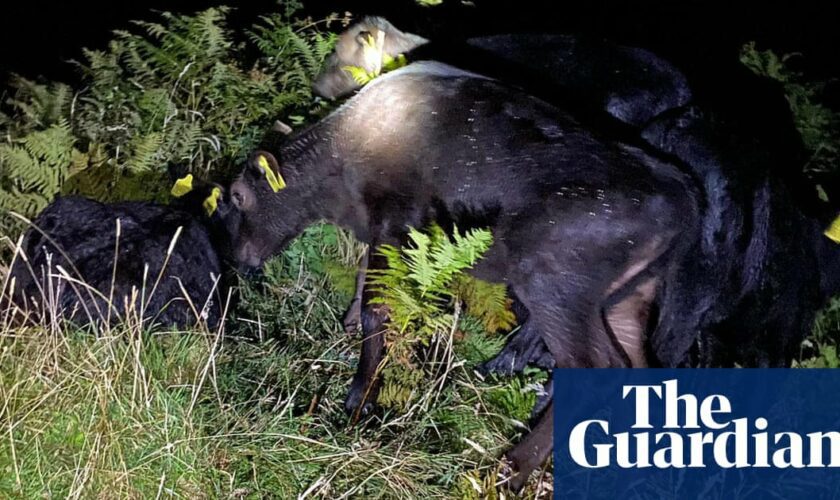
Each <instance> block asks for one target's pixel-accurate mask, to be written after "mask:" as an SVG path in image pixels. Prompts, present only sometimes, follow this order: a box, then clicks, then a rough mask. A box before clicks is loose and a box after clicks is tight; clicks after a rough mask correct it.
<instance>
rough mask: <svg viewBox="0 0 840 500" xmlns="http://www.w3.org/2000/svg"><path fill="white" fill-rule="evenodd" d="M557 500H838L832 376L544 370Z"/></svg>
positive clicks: (838, 408)
mask: <svg viewBox="0 0 840 500" xmlns="http://www.w3.org/2000/svg"><path fill="white" fill-rule="evenodd" d="M554 412H555V414H554V482H555V490H554V491H555V498H558V499H559V498H562V499H575V500H577V499H610V500H613V499H623V498H634V499H651V500H653V499H656V500H661V499H669V498H673V499H727V500H729V499H732V500H735V499H750V500H753V499H755V500H757V499H765V498H772V499H799V498H803V499H809V500H817V499H840V370H804V369H803V370H788V369H696V370H688V369H686V370H668V369H641V370H640V369H557V370H554Z"/></svg>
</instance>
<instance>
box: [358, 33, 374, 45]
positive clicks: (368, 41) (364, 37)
mask: <svg viewBox="0 0 840 500" xmlns="http://www.w3.org/2000/svg"><path fill="white" fill-rule="evenodd" d="M356 43H358V44H359V45H360V46H362V47H365V46H369V45H373V44H374V38H373V34H372V33H371V32H370V31H367V30H363V31H360V32H359V33H358V34H357V35H356Z"/></svg>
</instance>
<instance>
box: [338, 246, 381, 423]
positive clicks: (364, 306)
mask: <svg viewBox="0 0 840 500" xmlns="http://www.w3.org/2000/svg"><path fill="white" fill-rule="evenodd" d="M385 266H387V262H386V261H385V258H384V257H383V256H381V255H377V254H371V255H369V258H368V267H369V268H370V269H385ZM373 297H375V293H374V292H372V291H371V290H370V289H368V288H364V287H363V292H362V299H361V307H360V309H361V323H362V353H361V356H360V357H359V366H358V368H357V369H356V374H355V375H354V376H353V382H352V384H351V385H350V391H349V392H348V394H347V400H346V401H345V402H344V409H345V410H346V411H347V413H348V414H349V415H350V417H351V422H355V421H357V420H358V419H359V418H360V417H362V416H364V415H366V414H368V413H370V411H371V410H372V409H373V406H374V404H375V402H376V397H377V395H378V393H379V384H378V380H377V378H378V372H379V365H380V364H381V363H382V359H383V357H384V355H385V330H386V328H387V327H386V323H387V322H388V307H387V306H386V305H385V304H372V303H371V299H373Z"/></svg>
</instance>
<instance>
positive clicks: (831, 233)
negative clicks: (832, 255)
mask: <svg viewBox="0 0 840 500" xmlns="http://www.w3.org/2000/svg"><path fill="white" fill-rule="evenodd" d="M823 234H824V235H826V236H828V238H829V239H830V240H831V241H833V242H834V243H840V215H839V216H837V218H836V219H834V220H833V221H831V225H830V226H828V229H826V230H825V232H823Z"/></svg>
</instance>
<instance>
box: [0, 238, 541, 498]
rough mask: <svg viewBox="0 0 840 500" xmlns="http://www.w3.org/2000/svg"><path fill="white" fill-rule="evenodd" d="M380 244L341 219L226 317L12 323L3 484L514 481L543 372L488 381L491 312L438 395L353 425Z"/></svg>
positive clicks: (198, 487)
mask: <svg viewBox="0 0 840 500" xmlns="http://www.w3.org/2000/svg"><path fill="white" fill-rule="evenodd" d="M362 250H363V248H362V247H360V246H359V245H358V244H356V243H355V242H353V240H352V239H350V238H348V237H347V236H346V234H345V233H343V232H342V231H339V230H337V229H336V228H334V227H331V226H316V227H314V228H312V229H310V230H308V231H307V232H306V233H305V234H304V235H303V236H302V237H301V238H299V239H298V240H297V241H296V242H295V243H294V244H293V245H292V246H291V248H290V249H289V251H288V252H286V253H285V254H284V255H283V256H281V257H279V258H278V259H275V260H273V261H272V262H270V263H269V265H268V266H267V269H266V274H265V276H264V277H263V278H262V279H260V280H257V281H256V282H253V283H249V284H245V285H244V287H243V289H242V290H241V292H242V298H241V302H240V304H239V306H238V308H237V309H236V310H234V311H231V312H230V313H229V314H228V317H227V318H226V321H225V322H224V323H223V325H222V326H221V327H220V328H219V329H218V330H216V331H208V330H206V329H193V330H190V331H173V330H171V329H163V328H160V327H152V328H149V326H148V325H146V324H144V323H143V322H140V321H127V322H124V323H121V324H119V325H117V326H114V327H111V328H94V327H92V328H89V329H87V330H84V329H79V328H76V327H74V326H73V325H72V324H69V323H65V322H61V321H59V322H58V324H57V326H56V325H52V326H51V325H50V324H48V323H43V324H35V325H29V326H25V327H12V326H11V325H9V324H6V325H4V326H3V327H2V328H0V429H2V431H0V436H1V437H0V472H2V474H0V497H12V498H13V497H19V498H34V497H42V496H50V497H69V498H82V497H84V498H89V497H103V498H162V497H176V498H222V497H227V498H264V497H268V498H295V497H299V498H303V497H312V498H351V497H352V498H369V497H370V498H409V497H410V498H414V497H430V498H483V497H486V496H488V495H489V496H490V497H494V496H495V495H497V493H496V488H495V482H496V481H497V478H496V473H497V472H498V471H500V470H501V469H502V467H503V465H504V464H502V463H501V462H500V460H499V457H500V456H501V454H502V453H503V452H504V450H506V449H507V448H508V447H509V446H511V445H512V444H513V443H514V441H515V440H516V439H517V437H518V436H519V434H520V433H521V432H523V431H524V430H525V424H524V423H523V421H522V420H524V419H526V418H527V415H528V407H529V405H531V404H533V400H534V397H535V396H534V395H533V392H534V391H535V390H536V389H535V387H533V385H529V382H534V381H536V380H538V376H537V375H528V376H522V377H520V378H518V379H513V380H512V381H511V380H504V381H497V380H482V379H481V377H480V376H479V375H478V374H477V373H476V372H475V370H474V368H475V367H476V365H477V364H478V363H479V362H480V361H482V360H483V359H486V357H487V356H488V355H492V353H493V352H494V351H495V350H497V349H498V348H499V347H500V346H501V337H483V336H482V335H481V333H482V332H481V330H480V329H479V328H478V327H477V326H476V325H478V324H479V322H478V321H475V320H471V321H470V320H467V321H466V323H464V324H463V325H462V326H458V327H457V328H455V326H456V325H453V329H452V332H453V333H455V332H458V334H457V335H454V336H451V337H449V338H448V339H446V342H444V343H442V344H441V345H442V348H445V349H447V353H446V356H447V357H448V359H449V360H450V363H449V365H448V366H449V368H450V369H449V370H447V371H445V377H444V378H442V379H441V380H440V384H439V385H437V384H436V386H437V387H439V390H438V392H437V394H436V397H435V398H434V400H433V401H430V403H429V404H428V405H426V406H425V407H424V408H418V409H415V410H414V411H412V412H411V413H409V414H398V413H384V414H377V415H373V416H370V417H368V418H367V419H366V420H363V421H362V422H360V423H359V424H358V425H355V426H353V425H350V423H349V420H348V417H347V416H346V415H345V413H344V410H343V400H344V396H345V395H346V392H347V388H348V385H349V381H350V379H351V377H352V374H353V371H354V368H355V363H356V360H357V353H358V349H359V345H358V343H359V339H358V338H357V337H356V336H350V335H347V334H346V333H344V331H343V326H342V323H341V317H342V313H343V310H344V307H346V304H347V303H349V299H350V297H351V294H352V286H351V285H348V279H347V276H350V277H351V279H350V284H352V275H353V271H354V269H353V264H354V263H355V262H356V260H357V259H358V257H359V255H360V252H361V251H362ZM4 268H5V267H4ZM2 277H3V276H0V278H2ZM464 332H467V333H469V334H464ZM542 479H545V478H544V477H543V478H542ZM549 484H550V481H546V480H535V481H533V483H532V485H531V486H530V488H531V489H530V490H529V493H528V494H529V495H531V496H534V495H539V496H546V495H548V494H550V487H549Z"/></svg>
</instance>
